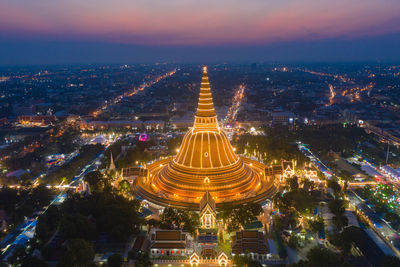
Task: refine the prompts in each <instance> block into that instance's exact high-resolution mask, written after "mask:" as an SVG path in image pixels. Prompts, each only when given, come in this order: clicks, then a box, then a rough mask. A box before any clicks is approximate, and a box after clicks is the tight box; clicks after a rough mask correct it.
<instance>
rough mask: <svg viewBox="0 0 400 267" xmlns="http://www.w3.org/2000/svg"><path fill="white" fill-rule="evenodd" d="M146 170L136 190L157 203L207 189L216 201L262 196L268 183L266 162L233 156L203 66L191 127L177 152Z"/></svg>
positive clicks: (194, 197)
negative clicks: (221, 126) (216, 112)
mask: <svg viewBox="0 0 400 267" xmlns="http://www.w3.org/2000/svg"><path fill="white" fill-rule="evenodd" d="M148 170H149V174H148V176H147V177H145V178H143V179H138V182H137V183H136V184H135V187H136V191H137V192H138V193H139V194H140V195H142V196H143V197H144V198H147V199H150V200H152V201H153V202H156V203H158V204H166V203H168V204H169V205H172V204H171V203H174V204H173V205H175V206H180V205H183V206H193V204H195V203H197V204H198V203H199V202H200V199H201V197H202V196H203V195H204V193H205V192H207V191H208V192H209V193H211V195H212V196H213V197H214V198H215V200H216V202H217V205H218V203H221V202H235V201H238V200H246V199H247V200H249V201H250V200H254V199H255V198H256V199H258V200H260V199H261V200H263V199H265V198H266V195H268V194H270V189H271V188H272V183H271V181H267V180H266V177H265V166H264V165H263V164H261V163H259V162H256V161H252V160H249V159H246V158H241V157H239V156H237V155H236V154H235V152H234V150H233V148H232V146H231V144H230V142H229V139H228V137H227V136H226V134H225V132H224V131H223V130H222V129H221V128H220V127H219V125H218V120H217V116H216V114H215V110H214V104H213V98H212V94H211V89H210V84H209V81H208V77H207V68H206V67H204V68H203V77H202V81H201V87H200V95H199V102H198V106H197V112H196V115H195V120H194V125H193V128H192V129H190V130H189V131H188V132H187V133H186V135H185V136H184V138H183V140H182V144H181V146H180V149H179V150H178V154H177V155H176V156H175V157H173V158H172V159H171V158H169V159H166V160H161V161H158V162H156V163H153V164H150V165H149V166H148ZM257 197H258V198H257ZM177 203H180V204H177Z"/></svg>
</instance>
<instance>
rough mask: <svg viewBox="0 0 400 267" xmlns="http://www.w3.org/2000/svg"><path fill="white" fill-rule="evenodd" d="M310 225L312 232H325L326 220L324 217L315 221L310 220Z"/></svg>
mask: <svg viewBox="0 0 400 267" xmlns="http://www.w3.org/2000/svg"><path fill="white" fill-rule="evenodd" d="M308 225H309V226H310V230H311V231H312V232H314V233H318V232H320V231H322V230H324V226H325V224H324V218H322V217H319V216H318V217H317V218H315V219H314V220H309V221H308Z"/></svg>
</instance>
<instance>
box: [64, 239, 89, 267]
mask: <svg viewBox="0 0 400 267" xmlns="http://www.w3.org/2000/svg"><path fill="white" fill-rule="evenodd" d="M93 258H94V249H93V245H92V244H91V243H90V242H88V241H86V240H83V239H71V240H69V241H68V244H67V250H66V252H65V253H64V254H63V255H62V257H61V259H60V261H59V262H58V266H60V267H70V266H76V267H85V266H88V265H89V264H90V263H91V262H92V261H93Z"/></svg>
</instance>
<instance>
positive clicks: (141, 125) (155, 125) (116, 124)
mask: <svg viewBox="0 0 400 267" xmlns="http://www.w3.org/2000/svg"><path fill="white" fill-rule="evenodd" d="M164 126H165V122H164V121H153V120H150V121H140V120H135V121H123V120H116V121H85V120H83V121H81V122H80V124H79V127H80V129H82V130H104V129H110V128H126V129H134V130H139V129H146V130H163V129H164Z"/></svg>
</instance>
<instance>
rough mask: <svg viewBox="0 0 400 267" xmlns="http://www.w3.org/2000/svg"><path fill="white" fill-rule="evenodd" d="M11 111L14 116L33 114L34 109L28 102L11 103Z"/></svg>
mask: <svg viewBox="0 0 400 267" xmlns="http://www.w3.org/2000/svg"><path fill="white" fill-rule="evenodd" d="M13 113H14V115H16V116H23V115H34V114H35V113H36V109H35V106H34V105H30V104H15V105H13Z"/></svg>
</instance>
